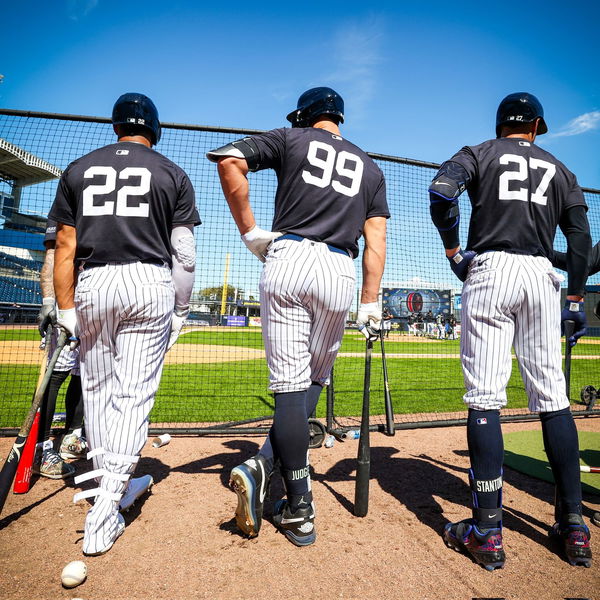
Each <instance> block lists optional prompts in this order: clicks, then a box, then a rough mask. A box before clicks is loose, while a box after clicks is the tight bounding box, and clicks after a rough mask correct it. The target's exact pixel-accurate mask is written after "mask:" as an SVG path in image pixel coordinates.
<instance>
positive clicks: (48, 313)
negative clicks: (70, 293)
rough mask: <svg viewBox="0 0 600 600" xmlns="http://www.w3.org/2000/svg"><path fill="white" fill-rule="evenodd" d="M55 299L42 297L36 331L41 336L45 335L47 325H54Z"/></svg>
mask: <svg viewBox="0 0 600 600" xmlns="http://www.w3.org/2000/svg"><path fill="white" fill-rule="evenodd" d="M55 307H56V300H55V299H54V298H42V308H41V309H40V312H39V313H38V316H37V322H38V331H39V332H40V335H41V336H42V337H46V332H47V331H48V326H50V325H51V326H52V327H55V326H56V310H55Z"/></svg>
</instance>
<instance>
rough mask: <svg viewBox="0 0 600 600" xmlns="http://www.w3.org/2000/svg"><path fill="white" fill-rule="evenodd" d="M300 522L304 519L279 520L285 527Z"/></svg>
mask: <svg viewBox="0 0 600 600" xmlns="http://www.w3.org/2000/svg"><path fill="white" fill-rule="evenodd" d="M300 521H304V517H299V518H298V519H281V524H282V525H287V524H288V523H298V522H300Z"/></svg>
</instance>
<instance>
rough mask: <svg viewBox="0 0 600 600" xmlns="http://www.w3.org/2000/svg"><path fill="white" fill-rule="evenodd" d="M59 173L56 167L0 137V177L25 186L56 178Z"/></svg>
mask: <svg viewBox="0 0 600 600" xmlns="http://www.w3.org/2000/svg"><path fill="white" fill-rule="evenodd" d="M61 174H62V171H61V170H60V169H59V168H58V167H55V166H54V165H51V164H50V163H49V162H46V161H45V160H43V159H41V158H39V157H37V156H34V155H33V154H31V153H30V152H27V150H23V149H22V148H19V147H18V146H15V145H14V144H11V143H10V142H7V141H6V140H4V139H2V138H0V178H2V179H6V180H9V181H13V182H14V183H15V185H18V186H20V187H25V186H27V185H33V184H34V183H42V182H43V181H50V180H51V179H56V178H58V177H60V176H61Z"/></svg>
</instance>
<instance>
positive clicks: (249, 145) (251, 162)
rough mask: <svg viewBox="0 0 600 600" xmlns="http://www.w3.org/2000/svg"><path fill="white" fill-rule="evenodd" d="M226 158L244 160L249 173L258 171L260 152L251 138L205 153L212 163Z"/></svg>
mask: <svg viewBox="0 0 600 600" xmlns="http://www.w3.org/2000/svg"><path fill="white" fill-rule="evenodd" d="M226 156H232V157H234V158H243V159H245V160H246V163H247V164H248V170H249V171H258V169H259V167H260V152H259V150H258V146H257V145H256V143H255V142H254V140H253V139H252V138H251V137H245V138H242V139H241V140H236V141H235V142H231V143H230V144H225V146H221V147H220V148H215V149H214V150H211V151H210V152H207V153H206V158H208V160H210V161H212V162H219V159H221V158H225V157H226Z"/></svg>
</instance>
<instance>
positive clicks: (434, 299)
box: [0, 109, 600, 435]
mask: <svg viewBox="0 0 600 600" xmlns="http://www.w3.org/2000/svg"><path fill="white" fill-rule="evenodd" d="M162 125H163V135H162V139H161V141H160V143H159V145H158V146H157V150H158V151H159V152H161V153H162V154H165V155H166V156H168V157H169V158H170V159H172V160H173V161H175V162H176V163H177V164H179V165H180V166H181V167H182V168H183V169H184V170H185V171H186V172H187V173H188V174H189V176H190V178H191V180H192V183H193V185H194V188H195V190H196V196H197V204H198V208H199V212H200V215H201V218H202V221H203V224H202V225H201V226H200V227H198V228H197V230H196V247H197V271H196V281H195V285H194V292H193V296H192V311H191V314H190V319H189V321H188V323H187V324H186V327H185V329H184V333H183V335H182V336H181V337H180V339H179V341H178V343H177V344H176V345H175V346H174V348H173V349H172V350H171V351H170V352H169V353H168V354H167V357H166V360H165V368H164V372H163V377H162V381H161V385H160V388H159V391H158V394H157V398H156V404H155V407H154V409H153V411H152V414H151V420H152V426H151V431H152V432H158V431H160V432H163V431H170V432H179V433H206V434H221V435H230V434H232V432H233V431H235V432H236V434H237V433H241V432H246V433H256V432H261V431H264V430H265V428H266V427H268V426H269V423H270V419H271V416H272V414H273V400H272V397H271V395H270V393H269V392H268V390H267V386H268V371H267V368H266V362H265V359H264V352H263V345H262V338H261V332H260V315H259V309H258V283H259V278H260V272H261V264H260V263H259V262H258V261H257V260H256V259H255V258H254V256H252V255H251V254H250V253H249V252H248V251H247V250H246V248H245V247H244V245H243V244H242V242H241V241H240V239H239V235H238V234H237V229H236V227H235V225H234V223H233V220H232V219H231V216H230V214H229V210H228V208H227V204H226V202H225V200H224V198H223V195H222V192H221V188H220V185H219V180H218V176H217V172H216V168H215V166H214V164H212V163H210V162H209V161H208V160H206V158H205V153H206V152H207V151H208V150H210V149H212V148H215V147H218V146H221V145H224V144H226V143H227V142H230V141H232V140H234V139H236V138H239V137H241V136H244V135H249V134H252V133H257V132H258V131H257V130H253V129H228V128H223V127H205V126H199V125H185V124H178V123H163V124H162ZM114 141H116V140H115V136H114V134H113V132H112V127H111V124H110V120H109V119H108V118H103V117H87V116H79V115H62V114H50V113H40V112H31V111H19V110H10V109H0V379H1V385H0V430H1V431H3V432H14V430H15V428H18V427H19V425H20V423H21V421H22V419H23V417H24V415H25V413H26V412H27V408H28V405H29V403H30V401H31V397H32V394H33V391H34V390H33V388H34V386H35V382H36V380H37V374H38V371H39V368H40V367H39V362H40V358H41V352H40V351H39V349H38V347H39V342H40V338H39V335H38V334H37V330H36V327H35V323H34V318H33V316H34V314H35V313H36V311H37V307H39V304H40V302H41V295H40V292H39V283H38V279H39V268H40V266H41V262H42V261H43V256H44V247H43V243H42V242H43V233H42V232H43V231H44V228H45V221H46V216H47V214H48V211H49V210H50V206H51V204H52V201H53V199H54V194H55V191H56V185H57V182H58V176H59V175H60V172H61V171H62V170H63V169H64V168H66V166H67V165H68V164H69V163H70V162H71V161H73V160H75V159H76V158H78V157H80V156H82V155H84V154H86V153H88V152H90V151H92V150H94V149H96V148H98V147H100V146H103V145H106V144H109V143H113V142H114ZM355 141H357V142H358V143H360V140H355ZM542 143H543V140H542ZM370 155H371V156H372V157H373V159H374V160H375V161H376V162H377V164H378V165H379V166H380V167H381V169H382V170H383V172H384V174H385V176H386V182H387V190H388V202H389V205H390V210H391V213H392V219H391V221H390V222H389V228H388V232H389V233H388V259H387V265H386V272H385V275H384V280H383V282H382V290H381V293H382V296H381V300H382V303H383V305H384V306H385V307H387V308H388V309H389V310H390V312H391V314H392V319H391V320H390V329H389V331H388V332H387V337H386V340H385V342H386V356H387V365H388V373H389V386H390V390H391V396H392V401H393V405H394V410H395V426H396V428H398V429H403V428H413V427H435V426H440V425H449V424H460V423H464V422H465V418H466V410H465V407H464V405H463V403H462V394H463V379H462V372H461V368H460V358H459V337H460V326H461V323H460V282H458V280H457V279H456V278H454V276H453V275H452V273H451V271H450V269H449V268H448V266H447V261H446V259H445V257H444V254H443V252H442V247H441V243H440V241H439V238H438V235H437V232H436V231H435V228H433V226H432V225H431V222H430V218H429V200H428V195H427V187H428V184H429V182H430V180H431V178H432V176H433V175H434V173H435V170H436V169H437V167H438V165H437V164H435V163H432V162H424V161H418V160H412V159H407V158H400V157H394V156H385V155H382V154H376V153H370ZM572 168H573V170H574V171H575V172H576V171H577V168H576V165H572ZM250 189H251V201H252V206H253V209H254V212H255V214H256V218H257V222H258V223H259V225H261V226H263V227H269V226H270V222H271V219H272V211H273V198H274V195H275V189H276V178H275V176H274V174H273V173H272V172H270V171H261V172H259V173H253V174H250ZM584 193H585V197H586V200H587V202H588V205H589V207H590V210H589V213H588V216H589V219H590V224H591V229H592V238H593V240H594V242H596V241H597V240H598V239H599V238H600V192H599V191H598V190H592V189H587V188H586V189H585V190H584ZM461 211H462V214H463V219H462V223H461V228H462V231H461V238H462V239H463V240H465V239H466V235H467V234H466V225H467V223H468V217H469V214H470V207H469V202H468V200H467V199H466V197H465V198H464V201H462V202H461ZM555 247H556V248H558V249H561V250H564V249H565V240H564V238H563V237H562V235H561V234H559V235H558V236H557V239H556V242H555ZM355 263H356V267H357V269H356V271H357V290H359V289H360V285H361V276H360V275H361V274H360V261H359V260H357V261H355ZM36 269H37V270H36ZM36 286H37V287H36ZM588 290H589V291H588V293H589V300H588V302H587V303H586V305H587V307H588V321H589V323H590V336H588V337H586V338H584V339H583V340H582V341H581V342H580V343H579V344H578V345H577V346H576V348H575V350H574V352H573V364H572V368H571V399H572V402H573V408H574V412H575V413H576V414H577V415H588V416H589V415H596V414H598V412H599V411H598V409H597V408H596V407H595V406H594V401H595V395H594V394H591V396H590V387H591V388H594V389H596V388H600V377H599V373H598V364H599V363H598V356H599V355H600V322H599V321H598V319H596V318H595V317H594V315H593V312H592V309H593V305H594V304H595V303H596V302H597V301H598V299H599V298H600V294H599V293H598V292H599V291H600V277H599V276H598V275H595V276H593V277H591V278H590V279H589V281H588ZM563 293H564V290H563ZM358 302H359V299H358V291H357V295H356V299H355V301H354V302H353V306H352V308H351V310H350V313H349V315H348V328H347V330H346V334H345V336H344V340H343V343H342V346H341V348H340V352H339V356H338V359H337V361H336V364H335V367H334V377H333V381H332V385H330V386H329V388H328V389H327V391H326V392H324V393H323V394H322V398H321V400H320V402H319V406H318V408H317V413H316V415H315V416H316V418H317V419H318V422H319V423H321V424H322V425H323V426H325V427H326V428H327V429H328V430H330V431H334V432H336V433H339V432H342V431H344V430H347V429H348V428H354V427H357V426H358V425H359V423H360V414H361V405H362V389H363V385H362V377H363V367H364V354H365V343H364V339H363V338H362V336H361V334H360V333H359V332H358V331H357V330H356V329H355V327H354V320H355V318H356V309H357V306H358ZM429 310H431V315H428V312H429ZM419 313H421V314H420V315H419ZM438 314H439V315H441V316H442V317H443V319H440V318H438V319H437V320H436V316H437V315H438ZM431 317H433V320H432V319H431ZM440 320H442V321H443V322H442V323H439V321H440ZM371 390H372V392H371V406H372V409H371V413H372V421H371V422H372V429H374V430H377V429H382V428H383V423H384V403H383V378H382V369H381V354H380V352H379V350H378V348H377V344H376V345H375V351H374V354H373V367H372V375H371ZM584 390H587V392H586V393H587V396H586V394H585V393H583V395H582V392H583V391H584ZM508 395H509V408H507V409H506V410H505V411H504V414H503V419H504V420H511V419H527V418H532V415H531V414H530V413H528V411H527V408H526V406H527V403H526V398H525V392H524V389H523V384H522V381H521V379H520V375H519V374H518V369H517V368H516V366H515V367H514V368H513V375H512V377H511V380H510V383H509V388H508ZM582 398H584V399H583V400H582ZM585 398H587V402H585ZM590 398H591V399H592V401H591V402H590ZM62 402H63V399H62V395H61V396H59V403H58V408H57V411H58V413H59V414H60V412H61V411H62V410H63V409H62V406H63V405H62ZM315 427H317V429H318V431H317V433H319V432H320V431H321V430H320V429H319V428H318V426H315Z"/></svg>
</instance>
